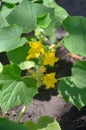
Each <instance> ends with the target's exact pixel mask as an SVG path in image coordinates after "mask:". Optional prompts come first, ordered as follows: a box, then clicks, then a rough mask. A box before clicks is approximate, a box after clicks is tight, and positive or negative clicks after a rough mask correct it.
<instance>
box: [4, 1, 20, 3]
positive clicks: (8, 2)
mask: <svg viewBox="0 0 86 130" xmlns="http://www.w3.org/2000/svg"><path fill="white" fill-rule="evenodd" d="M4 1H5V2H7V3H19V2H21V1H22V0H4Z"/></svg>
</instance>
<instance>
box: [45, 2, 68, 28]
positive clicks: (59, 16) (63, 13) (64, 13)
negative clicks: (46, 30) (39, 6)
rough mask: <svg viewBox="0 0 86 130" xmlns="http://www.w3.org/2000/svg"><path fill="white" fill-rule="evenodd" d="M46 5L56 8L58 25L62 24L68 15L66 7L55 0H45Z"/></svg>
mask: <svg viewBox="0 0 86 130" xmlns="http://www.w3.org/2000/svg"><path fill="white" fill-rule="evenodd" d="M43 1H44V5H46V6H48V7H51V8H54V13H55V21H56V27H59V26H60V25H62V22H63V20H64V19H65V18H66V17H67V16H68V13H67V11H66V10H65V9H63V8H62V7H60V6H59V5H58V4H57V3H56V2H55V1H54V0H43Z"/></svg>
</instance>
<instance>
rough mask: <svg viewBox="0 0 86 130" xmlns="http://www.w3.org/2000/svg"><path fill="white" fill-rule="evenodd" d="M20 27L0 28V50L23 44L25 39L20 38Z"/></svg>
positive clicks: (7, 49) (8, 49)
mask: <svg viewBox="0 0 86 130" xmlns="http://www.w3.org/2000/svg"><path fill="white" fill-rule="evenodd" d="M22 31H23V30H22V27H20V26H18V25H14V26H8V27H5V28H2V29H1V30H0V52H4V51H10V50H13V49H15V48H18V47H20V46H22V45H24V44H25V42H26V39H25V38H21V37H20V36H21V34H22Z"/></svg>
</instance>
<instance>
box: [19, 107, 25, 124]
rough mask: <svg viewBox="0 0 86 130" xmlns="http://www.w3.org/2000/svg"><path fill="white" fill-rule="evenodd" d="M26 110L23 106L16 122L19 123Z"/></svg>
mask: <svg viewBox="0 0 86 130" xmlns="http://www.w3.org/2000/svg"><path fill="white" fill-rule="evenodd" d="M26 109H27V107H26V106H24V107H23V108H22V110H21V112H20V113H19V116H18V119H17V122H20V120H21V118H22V116H23V114H24V113H25V111H26Z"/></svg>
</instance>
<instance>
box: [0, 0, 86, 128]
mask: <svg viewBox="0 0 86 130" xmlns="http://www.w3.org/2000/svg"><path fill="white" fill-rule="evenodd" d="M56 1H57V3H58V4H60V5H61V6H63V7H64V8H66V9H67V11H68V12H69V13H70V14H71V15H83V16H86V0H77V1H75V0H56ZM56 35H57V40H58V41H59V40H60V39H61V38H62V37H64V36H65V35H66V33H65V32H64V31H63V30H62V29H59V30H58V31H57V33H56ZM67 54H68V51H67V50H66V49H65V48H64V46H62V47H60V48H58V50H57V56H58V57H59V58H60V59H61V60H60V61H59V63H58V69H57V70H56V72H57V78H58V77H62V76H64V75H66V76H67V75H70V74H71V67H72V63H73V62H74V61H75V59H73V58H72V57H71V56H68V55H67ZM4 58H5V59H4V60H3V54H0V60H1V61H2V62H3V63H4V64H5V63H6V61H7V58H6V55H5V53H4ZM55 69H56V68H55ZM21 109H22V106H17V107H15V108H13V109H11V110H9V111H8V112H7V114H6V117H8V118H10V119H11V120H16V119H17V117H18V114H19V112H20V110H21ZM44 115H48V116H50V117H53V118H56V119H57V121H59V123H60V126H61V128H62V130H86V107H84V108H82V109H81V110H80V111H79V110H78V109H77V108H76V107H74V106H73V105H72V104H71V103H67V102H65V101H64V100H63V98H62V97H61V95H59V94H58V92H57V89H56V88H55V89H50V90H46V89H45V88H44V87H41V88H40V89H39V94H37V95H36V96H35V97H34V99H33V100H32V102H31V103H30V104H29V106H28V108H27V110H26V112H25V114H24V116H23V117H22V119H21V122H25V121H27V120H32V121H37V120H38V118H39V117H40V116H44Z"/></svg>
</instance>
